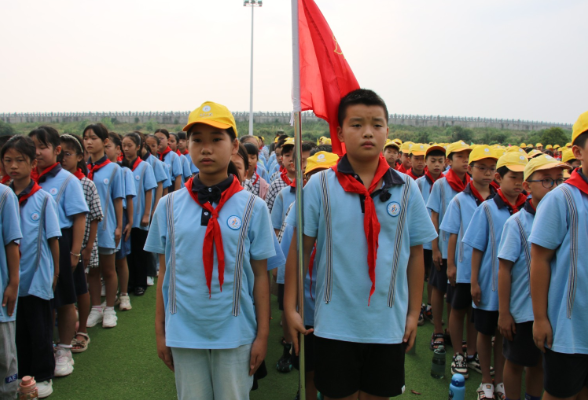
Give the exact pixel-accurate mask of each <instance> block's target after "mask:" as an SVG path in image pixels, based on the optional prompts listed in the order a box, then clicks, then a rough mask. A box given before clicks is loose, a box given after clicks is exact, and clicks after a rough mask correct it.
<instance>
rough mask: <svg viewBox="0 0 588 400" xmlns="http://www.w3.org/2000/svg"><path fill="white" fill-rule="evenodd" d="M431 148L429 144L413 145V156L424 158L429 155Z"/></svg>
mask: <svg viewBox="0 0 588 400" xmlns="http://www.w3.org/2000/svg"><path fill="white" fill-rule="evenodd" d="M428 148H429V145H428V144H423V143H417V144H413V145H412V148H411V154H412V155H413V156H424V155H425V154H427V149H428Z"/></svg>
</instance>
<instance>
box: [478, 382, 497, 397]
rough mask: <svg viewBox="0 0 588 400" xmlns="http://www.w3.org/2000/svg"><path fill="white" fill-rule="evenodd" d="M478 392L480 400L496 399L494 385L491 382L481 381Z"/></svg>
mask: <svg viewBox="0 0 588 400" xmlns="http://www.w3.org/2000/svg"><path fill="white" fill-rule="evenodd" d="M476 392H477V394H478V400H494V385H493V384H491V383H480V386H478V390H476Z"/></svg>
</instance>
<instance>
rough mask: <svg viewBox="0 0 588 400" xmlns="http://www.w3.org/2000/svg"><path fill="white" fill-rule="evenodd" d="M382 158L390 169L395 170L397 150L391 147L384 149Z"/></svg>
mask: <svg viewBox="0 0 588 400" xmlns="http://www.w3.org/2000/svg"><path fill="white" fill-rule="evenodd" d="M384 158H385V159H386V162H387V163H388V165H389V166H390V167H391V168H395V167H396V160H398V149H397V148H396V147H392V146H388V147H386V148H385V149H384Z"/></svg>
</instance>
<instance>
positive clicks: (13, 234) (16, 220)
mask: <svg viewBox="0 0 588 400" xmlns="http://www.w3.org/2000/svg"><path fill="white" fill-rule="evenodd" d="M4 190H6V201H5V202H4V206H3V207H2V221H1V223H2V237H3V238H4V246H7V245H8V244H9V243H11V242H14V241H15V240H20V239H22V232H21V230H20V217H19V210H18V198H17V197H16V195H15V194H14V193H13V192H12V190H10V189H9V188H8V187H4ZM58 225H59V224H58Z"/></svg>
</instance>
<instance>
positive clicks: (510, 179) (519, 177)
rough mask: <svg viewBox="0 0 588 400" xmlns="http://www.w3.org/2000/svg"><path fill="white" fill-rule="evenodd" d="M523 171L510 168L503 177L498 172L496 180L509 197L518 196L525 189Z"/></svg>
mask: <svg viewBox="0 0 588 400" xmlns="http://www.w3.org/2000/svg"><path fill="white" fill-rule="evenodd" d="M523 177H524V174H523V172H514V171H511V170H508V172H507V173H506V174H504V176H503V177H501V176H500V174H499V173H498V172H497V173H496V174H495V178H496V181H497V182H498V183H499V184H500V190H502V192H503V193H504V194H505V196H508V197H516V196H518V195H519V194H520V193H521V192H522V191H523Z"/></svg>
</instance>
